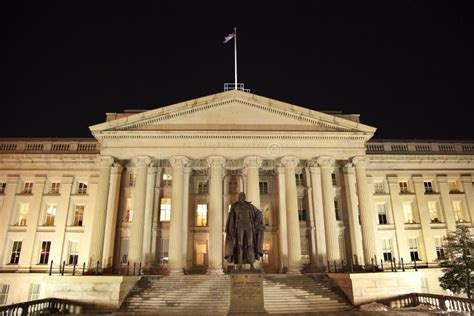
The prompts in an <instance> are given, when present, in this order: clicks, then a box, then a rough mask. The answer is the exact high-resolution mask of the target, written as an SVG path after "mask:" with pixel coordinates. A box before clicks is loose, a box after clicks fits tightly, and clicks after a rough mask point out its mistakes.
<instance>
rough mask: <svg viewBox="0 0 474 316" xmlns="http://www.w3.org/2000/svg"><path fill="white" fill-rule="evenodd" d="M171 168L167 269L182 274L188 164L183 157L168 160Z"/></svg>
mask: <svg viewBox="0 0 474 316" xmlns="http://www.w3.org/2000/svg"><path fill="white" fill-rule="evenodd" d="M170 164H171V166H172V167H173V173H172V179H173V187H172V191H171V217H170V239H169V250H168V258H169V260H168V269H169V271H170V273H171V274H182V273H183V268H184V262H183V251H182V249H181V248H182V247H183V187H184V169H185V167H187V166H188V164H189V159H188V158H186V157H185V156H174V157H171V158H170Z"/></svg>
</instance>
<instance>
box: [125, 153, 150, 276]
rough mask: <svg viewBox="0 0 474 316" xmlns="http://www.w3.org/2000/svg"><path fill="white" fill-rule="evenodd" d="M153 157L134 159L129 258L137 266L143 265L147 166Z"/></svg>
mask: <svg viewBox="0 0 474 316" xmlns="http://www.w3.org/2000/svg"><path fill="white" fill-rule="evenodd" d="M150 162H151V159H150V157H147V156H138V157H135V158H134V159H133V164H134V166H135V170H136V179H135V191H134V195H133V218H132V225H131V229H130V244H129V248H128V249H129V250H128V258H129V261H130V264H134V263H136V265H137V267H138V265H139V264H140V263H141V264H142V265H143V263H144V258H143V257H142V254H143V232H144V230H145V229H144V228H145V227H144V225H145V198H146V184H147V168H148V165H149V164H150Z"/></svg>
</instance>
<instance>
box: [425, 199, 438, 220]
mask: <svg viewBox="0 0 474 316" xmlns="http://www.w3.org/2000/svg"><path fill="white" fill-rule="evenodd" d="M438 209H439V208H438V202H437V201H428V210H429V211H430V219H431V222H432V223H441V218H440V216H439V211H438Z"/></svg>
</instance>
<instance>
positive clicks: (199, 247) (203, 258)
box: [196, 242, 207, 266]
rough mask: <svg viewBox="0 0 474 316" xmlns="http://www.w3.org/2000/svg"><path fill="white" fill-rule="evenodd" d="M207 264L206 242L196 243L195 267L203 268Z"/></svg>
mask: <svg viewBox="0 0 474 316" xmlns="http://www.w3.org/2000/svg"><path fill="white" fill-rule="evenodd" d="M206 264H207V245H206V242H197V243H196V265H198V266H203V265H206Z"/></svg>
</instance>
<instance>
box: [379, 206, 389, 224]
mask: <svg viewBox="0 0 474 316" xmlns="http://www.w3.org/2000/svg"><path fill="white" fill-rule="evenodd" d="M377 213H378V215H379V224H381V225H384V224H388V219H387V204H386V203H377Z"/></svg>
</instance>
